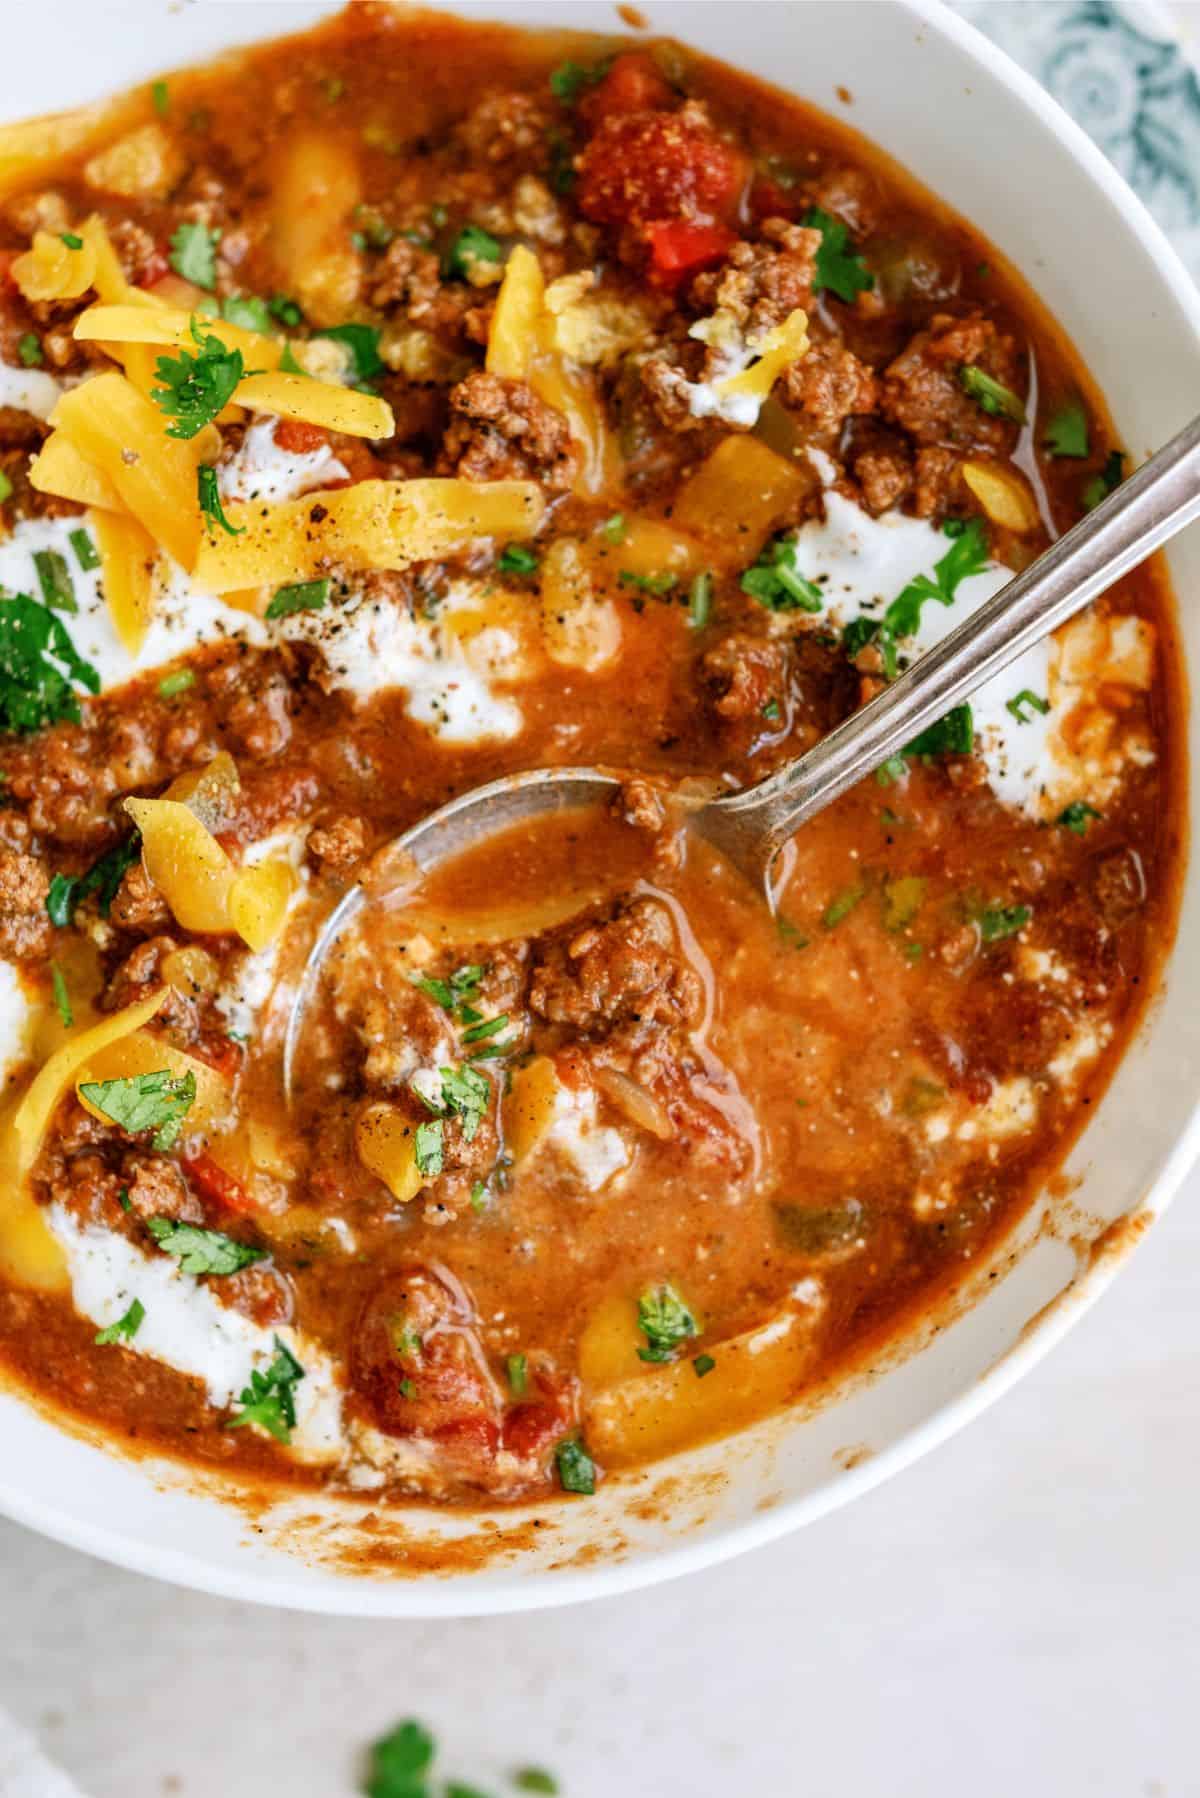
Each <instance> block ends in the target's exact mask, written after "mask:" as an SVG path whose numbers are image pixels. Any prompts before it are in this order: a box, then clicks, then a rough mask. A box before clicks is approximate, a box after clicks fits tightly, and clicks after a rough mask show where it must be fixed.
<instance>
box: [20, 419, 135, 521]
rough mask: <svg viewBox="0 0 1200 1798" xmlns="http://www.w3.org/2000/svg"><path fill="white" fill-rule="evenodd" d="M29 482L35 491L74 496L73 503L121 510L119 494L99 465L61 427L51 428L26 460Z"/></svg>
mask: <svg viewBox="0 0 1200 1798" xmlns="http://www.w3.org/2000/svg"><path fill="white" fill-rule="evenodd" d="M29 484H30V486H31V487H36V488H37V491H38V492H39V493H52V494H53V495H54V496H55V498H56V499H70V500H74V502H75V504H76V505H77V506H93V507H95V508H96V509H97V510H99V511H103V512H124V510H125V507H124V505H123V504H122V501H121V495H120V494H119V493H118V492H117V490H116V488H115V487H114V486H113V484H112V482H111V481H110V480H109V478H108V476H107V475H106V474H105V473H104V471H103V469H101V468H97V467H96V465H95V463H94V462H89V461H88V459H87V457H86V456H84V455H81V453H80V451H79V450H78V449H77V448H76V446H75V445H74V444H73V443H72V441H71V439H70V438H69V437H68V436H67V435H66V434H65V432H63V431H51V433H50V435H49V437H47V439H46V441H45V443H43V445H42V447H41V449H40V450H39V451H38V453H37V455H36V456H34V458H33V460H32V461H31V462H30V464H29Z"/></svg>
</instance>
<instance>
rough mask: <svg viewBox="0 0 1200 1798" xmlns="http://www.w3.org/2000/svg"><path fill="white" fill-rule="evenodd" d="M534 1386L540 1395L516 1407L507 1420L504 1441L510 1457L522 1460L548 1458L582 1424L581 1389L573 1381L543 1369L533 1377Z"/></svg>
mask: <svg viewBox="0 0 1200 1798" xmlns="http://www.w3.org/2000/svg"><path fill="white" fill-rule="evenodd" d="M533 1384H534V1386H535V1388H536V1391H537V1396H536V1397H531V1398H528V1399H522V1400H521V1402H520V1404H517V1405H513V1407H512V1408H511V1410H510V1411H509V1412H508V1414H507V1416H506V1417H505V1419H504V1432H503V1436H502V1438H501V1440H502V1442H503V1445H504V1447H505V1448H506V1449H507V1451H508V1452H509V1454H512V1455H515V1456H516V1457H517V1459H518V1460H521V1461H526V1460H533V1461H540V1460H543V1459H548V1458H549V1455H550V1452H551V1450H552V1449H553V1448H554V1447H555V1446H556V1445H557V1444H558V1443H560V1442H561V1441H562V1439H563V1437H564V1436H568V1435H569V1434H570V1433H571V1431H572V1430H573V1429H574V1428H575V1425H576V1424H577V1423H578V1421H579V1404H578V1389H577V1387H576V1385H575V1382H574V1381H573V1380H563V1379H559V1378H556V1377H555V1376H553V1375H551V1374H548V1373H545V1372H542V1371H540V1370H539V1371H535V1372H534V1374H533Z"/></svg>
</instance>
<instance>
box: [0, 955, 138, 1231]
mask: <svg viewBox="0 0 1200 1798" xmlns="http://www.w3.org/2000/svg"><path fill="white" fill-rule="evenodd" d="M167 992H168V988H167V987H165V986H162V987H159V988H158V989H157V991H155V992H153V993H149V994H148V995H147V996H146V998H144V999H139V1000H138V1001H137V1003H136V1004H135V1005H127V1006H125V1008H124V1009H123V1010H122V1011H116V1012H113V1014H112V1016H111V1017H107V1018H103V1019H102V1020H101V1021H100V1023H98V1024H90V1025H89V1026H88V1027H87V1028H86V1029H85V1030H80V1031H77V1032H76V1033H75V1035H74V1036H70V1037H68V1038H67V1040H66V1042H65V1043H63V1045H62V1047H61V1048H59V1049H56V1050H55V1051H54V1054H53V1055H51V1057H50V1059H49V1061H47V1062H46V1064H45V1066H44V1067H43V1068H42V1069H41V1070H40V1071H39V1072H38V1074H37V1075H36V1076H35V1077H34V1081H33V1084H32V1085H31V1086H30V1088H29V1090H28V1091H27V1092H26V1093H25V1095H24V1097H23V1098H22V1100H21V1102H20V1104H19V1105H18V1106H17V1109H16V1111H15V1112H14V1113H13V1116H12V1120H11V1122H10V1124H9V1146H10V1148H11V1165H12V1166H13V1168H14V1169H15V1172H16V1175H17V1178H18V1179H19V1180H24V1178H25V1177H26V1175H27V1174H28V1173H29V1170H30V1168H31V1167H32V1166H33V1164H34V1162H35V1161H36V1160H37V1157H38V1151H39V1150H40V1148H41V1146H42V1138H43V1136H44V1135H45V1133H46V1126H47V1125H48V1124H49V1122H50V1119H51V1117H52V1116H53V1113H54V1110H55V1107H56V1106H57V1104H58V1102H59V1100H60V1099H61V1097H62V1095H63V1093H64V1092H65V1091H66V1089H67V1087H68V1086H69V1085H70V1084H71V1082H72V1081H73V1080H74V1079H75V1077H76V1075H77V1073H78V1071H79V1069H80V1068H83V1067H86V1066H87V1065H88V1063H89V1062H91V1061H93V1060H94V1059H95V1057H96V1056H97V1055H99V1054H100V1052H101V1050H103V1049H107V1048H108V1046H109V1045H110V1044H111V1043H116V1042H119V1041H120V1040H121V1038H122V1037H126V1036H132V1035H133V1033H134V1031H135V1030H140V1029H141V1028H142V1026H143V1025H144V1024H148V1023H149V1022H150V1019H151V1018H152V1017H153V1016H154V1015H155V1013H156V1012H157V1011H158V1010H159V1008H160V1007H161V1005H162V1003H163V1001H164V999H165V998H166V996H167ZM6 1159H9V1158H8V1157H6ZM2 1203H3V1201H2V1200H0V1204H2Z"/></svg>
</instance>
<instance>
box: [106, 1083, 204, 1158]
mask: <svg viewBox="0 0 1200 1798" xmlns="http://www.w3.org/2000/svg"><path fill="white" fill-rule="evenodd" d="M79 1092H80V1096H81V1097H82V1098H85V1099H87V1100H88V1102H89V1104H92V1105H94V1106H95V1107H96V1110H97V1111H100V1112H103V1114H104V1116H105V1117H106V1118H108V1119H109V1120H110V1122H112V1123H114V1124H117V1125H118V1126H119V1127H120V1128H121V1129H122V1130H126V1131H128V1132H129V1134H130V1136H137V1135H138V1134H139V1133H140V1132H141V1131H143V1130H153V1131H154V1147H155V1148H156V1149H169V1148H171V1146H172V1145H173V1144H174V1142H175V1141H176V1139H177V1137H178V1136H179V1132H180V1130H181V1129H182V1128H183V1120H184V1118H185V1117H186V1116H187V1114H188V1112H189V1111H190V1110H191V1108H192V1105H193V1104H194V1102H195V1098H196V1076H195V1074H191V1073H188V1074H185V1075H184V1076H183V1078H182V1079H181V1080H176V1079H175V1078H174V1077H173V1076H172V1074H171V1073H170V1071H169V1069H167V1068H159V1069H158V1070H157V1071H156V1072H154V1073H152V1074H129V1075H125V1076H123V1077H122V1078H121V1079H119V1080H85V1081H84V1082H83V1083H82V1084H81V1086H80V1088H79Z"/></svg>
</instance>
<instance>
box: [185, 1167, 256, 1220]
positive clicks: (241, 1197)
mask: <svg viewBox="0 0 1200 1798" xmlns="http://www.w3.org/2000/svg"><path fill="white" fill-rule="evenodd" d="M179 1165H180V1167H182V1169H183V1171H184V1173H185V1174H186V1176H187V1179H188V1183H189V1185H191V1186H192V1187H194V1188H195V1190H196V1191H197V1192H198V1193H199V1195H200V1197H201V1198H202V1199H207V1200H208V1201H209V1202H210V1204H213V1205H219V1206H220V1207H221V1209H222V1210H223V1211H234V1212H237V1213H239V1214H240V1215H242V1216H245V1215H246V1214H247V1213H248V1212H251V1211H253V1210H254V1201H253V1200H252V1199H251V1197H250V1194H249V1193H248V1192H247V1191H246V1188H245V1187H244V1186H243V1185H242V1183H241V1181H240V1180H239V1179H238V1178H237V1176H236V1175H234V1174H231V1173H229V1172H228V1170H227V1169H225V1168H223V1167H222V1166H221V1164H220V1162H218V1161H214V1160H213V1158H212V1156H211V1155H209V1154H207V1153H205V1152H203V1151H202V1152H201V1153H200V1154H199V1155H181V1156H180V1158H179Z"/></svg>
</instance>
